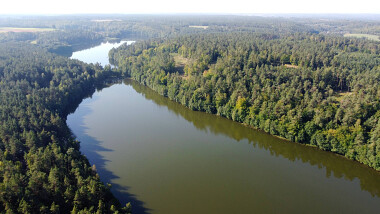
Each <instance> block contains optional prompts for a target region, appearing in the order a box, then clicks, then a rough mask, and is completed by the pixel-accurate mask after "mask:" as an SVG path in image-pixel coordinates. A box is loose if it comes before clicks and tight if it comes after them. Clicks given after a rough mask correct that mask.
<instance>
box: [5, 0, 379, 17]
mask: <svg viewBox="0 0 380 214" xmlns="http://www.w3.org/2000/svg"><path fill="white" fill-rule="evenodd" d="M98 13H100V14H151V13H153V14H166V13H202V14H203V13H205V14H206V13H218V14H226V13H227V14H236V13H244V14H247V13H248V14H250V13H252V14H258V13H338V14H339V13H340V14H342V13H375V14H380V0H355V1H353V0H312V1H310V0H260V1H257V0H228V1H226V0H186V1H181V0H135V1H131V0H102V1H99V0H3V1H2V3H1V6H0V15H6V14H48V15H49V14H52V15H53V14H98Z"/></svg>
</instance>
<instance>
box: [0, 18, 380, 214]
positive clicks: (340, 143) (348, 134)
mask: <svg viewBox="0 0 380 214" xmlns="http://www.w3.org/2000/svg"><path fill="white" fill-rule="evenodd" d="M0 27H15V28H25V27H26V28H48V29H50V30H49V31H46V32H0V117H1V120H0V121H1V122H0V139H1V140H0V212H1V213H5V212H7V213H70V212H72V213H113V212H116V213H117V212H119V213H128V212H130V211H131V205H127V206H126V207H123V206H122V205H120V204H119V202H118V201H117V200H116V199H115V198H114V196H113V195H112V194H111V192H110V186H109V185H107V184H106V185H105V184H103V183H102V182H101V181H100V178H99V175H98V174H97V173H96V169H95V167H91V165H90V164H89V162H88V160H87V159H86V157H84V156H83V155H82V154H81V152H80V151H79V148H80V143H79V142H78V141H77V140H76V139H75V137H74V136H73V135H72V133H71V131H70V130H69V128H68V127H67V125H66V122H65V121H66V116H67V114H68V113H70V112H71V111H72V110H73V109H75V108H76V107H77V105H78V104H79V103H80V102H81V100H82V99H83V98H85V97H86V96H90V95H91V94H92V93H93V92H94V91H95V89H96V88H97V87H101V86H102V85H103V84H104V82H105V80H107V79H109V78H121V76H122V75H124V76H130V77H132V78H133V79H135V80H137V81H139V82H140V83H143V84H145V85H148V86H149V87H151V88H153V89H154V90H156V91H158V92H159V93H160V94H162V95H164V96H167V97H169V98H170V99H172V100H175V101H177V102H180V103H182V104H183V105H185V106H188V107H189V108H191V109H193V110H199V111H206V112H209V113H213V114H218V115H221V116H224V117H227V118H230V119H233V120H235V121H239V122H242V123H244V124H247V125H250V126H252V127H256V128H260V129H262V130H264V131H266V132H269V133H271V134H273V135H277V136H282V137H284V138H287V139H289V140H292V141H296V142H301V143H305V144H311V145H315V146H317V147H319V148H322V149H324V150H328V151H333V152H336V153H339V154H342V155H345V156H347V157H349V158H351V159H355V160H358V161H360V162H362V163H365V164H367V165H369V166H371V167H373V168H375V169H378V170H379V169H380V120H379V118H380V104H379V98H380V85H379V84H380V83H379V82H380V81H379V80H380V71H379V70H380V63H379V60H380V59H379V52H380V49H379V43H378V42H374V41H369V40H366V39H354V38H344V37H343V35H344V34H345V33H356V34H371V35H380V33H379V32H380V26H379V22H378V19H374V20H373V19H342V18H336V19H329V18H328V19H326V18H325V19H322V17H308V18H297V17H295V18H290V17H288V18H278V17H277V18H276V17H272V18H264V17H255V16H219V15H214V16H190V15H188V16H186V15H172V16H167V15H157V16H153V15H134V16H132V15H131V16H129V15H125V16H122V15H109V16H95V15H93V16H91V15H89V16H57V17H54V16H52V17H37V16H24V17H14V16H0ZM121 39H133V40H137V41H139V42H137V43H135V44H134V45H132V46H128V47H127V46H123V47H121V48H119V49H117V50H113V51H111V53H110V58H111V62H113V63H114V64H116V65H118V66H119V70H118V71H116V70H112V69H111V68H110V67H105V68H103V67H101V66H99V65H93V64H85V63H83V62H79V61H77V60H70V59H68V58H66V57H63V56H71V54H72V52H73V51H75V50H80V49H83V48H85V47H90V46H93V45H95V44H99V43H101V42H103V41H118V40H121ZM58 54H59V55H63V56H59V55H58ZM132 206H133V205H132Z"/></svg>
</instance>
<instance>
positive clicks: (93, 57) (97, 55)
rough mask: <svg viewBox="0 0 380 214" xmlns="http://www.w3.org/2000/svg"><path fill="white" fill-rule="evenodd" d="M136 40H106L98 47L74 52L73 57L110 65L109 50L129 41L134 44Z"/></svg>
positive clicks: (87, 61)
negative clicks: (111, 41)
mask: <svg viewBox="0 0 380 214" xmlns="http://www.w3.org/2000/svg"><path fill="white" fill-rule="evenodd" d="M133 42H134V41H121V42H119V43H109V42H105V43H102V44H100V45H98V46H96V47H92V48H89V49H85V50H81V51H77V52H73V54H72V56H71V57H70V58H71V59H79V60H81V61H83V62H86V63H97V62H98V63H100V64H101V65H102V66H105V65H108V64H109V60H108V52H109V51H110V50H111V49H112V48H117V47H119V46H120V45H122V44H124V43H127V44H132V43H133Z"/></svg>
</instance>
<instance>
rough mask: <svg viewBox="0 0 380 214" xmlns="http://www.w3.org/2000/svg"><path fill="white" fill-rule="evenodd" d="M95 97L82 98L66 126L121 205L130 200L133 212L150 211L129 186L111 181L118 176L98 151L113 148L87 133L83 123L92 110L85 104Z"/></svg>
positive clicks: (108, 150)
mask: <svg viewBox="0 0 380 214" xmlns="http://www.w3.org/2000/svg"><path fill="white" fill-rule="evenodd" d="M96 99H97V97H96V96H94V97H91V99H85V100H83V102H82V103H81V108H78V109H77V110H76V111H75V117H72V116H70V115H69V116H68V120H67V122H68V123H69V124H68V126H69V127H70V129H71V130H75V133H76V138H77V139H78V140H79V141H80V142H81V144H80V145H81V149H80V150H81V152H82V153H83V154H84V155H85V156H86V157H87V158H88V159H89V161H90V163H91V165H93V164H95V166H96V170H97V172H98V174H99V175H100V178H101V180H102V182H104V183H109V184H111V185H112V187H111V192H112V193H113V195H114V196H115V197H116V198H117V199H118V200H119V202H120V203H121V205H123V206H124V205H125V204H126V203H128V202H130V203H131V204H132V210H133V213H143V214H144V213H150V212H151V210H150V209H148V208H146V207H145V206H144V202H143V201H140V200H138V199H137V197H136V196H135V195H133V194H131V193H129V191H128V190H129V187H127V186H121V185H119V184H115V183H113V182H112V180H114V179H118V178H119V177H118V176H116V175H115V174H114V173H112V172H111V171H109V170H107V168H106V163H107V162H109V160H107V159H105V158H104V157H103V156H102V155H100V154H99V152H112V151H113V150H111V149H107V148H104V147H103V146H102V145H101V142H100V141H99V140H97V139H95V138H94V137H91V136H89V135H88V134H87V127H86V126H85V124H84V120H85V117H86V115H89V114H90V113H91V112H92V110H91V108H90V107H89V105H87V104H89V103H91V102H94V101H95V100H96Z"/></svg>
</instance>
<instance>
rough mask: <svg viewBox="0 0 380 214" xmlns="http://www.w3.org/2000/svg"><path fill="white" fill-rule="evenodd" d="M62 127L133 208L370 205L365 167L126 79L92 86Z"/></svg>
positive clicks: (371, 177) (373, 178)
mask: <svg viewBox="0 0 380 214" xmlns="http://www.w3.org/2000/svg"><path fill="white" fill-rule="evenodd" d="M90 54H91V52H89V53H87V54H86V55H90ZM67 124H68V125H69V127H70V128H71V129H72V131H73V133H74V134H75V135H76V136H77V138H78V140H80V141H81V151H82V152H83V153H84V154H85V155H86V156H87V158H88V159H89V161H90V163H91V164H95V166H96V169H97V171H98V173H99V175H100V177H101V178H102V180H103V181H105V182H109V183H112V189H111V190H112V191H113V192H114V194H115V196H116V197H118V199H119V200H120V201H121V203H125V202H127V201H131V202H132V205H133V209H134V211H135V212H136V213H150V212H151V213H193V212H201V213H228V212H236V210H239V212H240V211H241V212H240V213H252V212H259V213H261V212H266V213H268V212H281V213H294V212H308V213H313V212H315V213H320V212H345V213H357V212H360V213H374V212H379V211H380V207H379V205H378V204H380V203H379V202H380V198H379V196H380V182H379V181H380V176H379V173H378V172H376V171H375V170H372V169H369V168H368V167H365V166H363V165H361V164H359V163H357V162H354V161H350V160H347V159H345V158H343V157H340V156H338V155H335V154H332V153H328V152H323V151H320V150H318V149H315V148H312V147H306V146H303V145H300V144H295V143H289V142H286V141H284V140H281V139H278V138H275V137H273V136H270V135H269V134H265V133H262V132H260V131H256V130H253V129H250V128H248V127H245V126H243V125H241V124H239V123H236V122H233V121H230V120H228V119H225V118H220V117H217V116H214V115H209V114H206V113H202V112H194V111H191V110H190V109H187V108H185V107H183V106H181V105H180V104H178V103H175V102H172V101H170V100H169V99H167V98H165V97H162V96H161V95H159V94H157V93H155V92H153V91H152V90H150V89H149V88H147V87H146V86H143V85H140V84H138V83H136V82H134V81H131V80H125V81H124V83H118V84H115V85H113V86H111V87H108V88H104V89H102V90H100V91H97V92H95V94H94V95H93V96H92V98H87V99H85V100H84V101H83V102H82V103H81V104H80V105H79V107H78V108H77V110H76V111H75V113H73V114H71V115H69V116H68V118H67Z"/></svg>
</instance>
